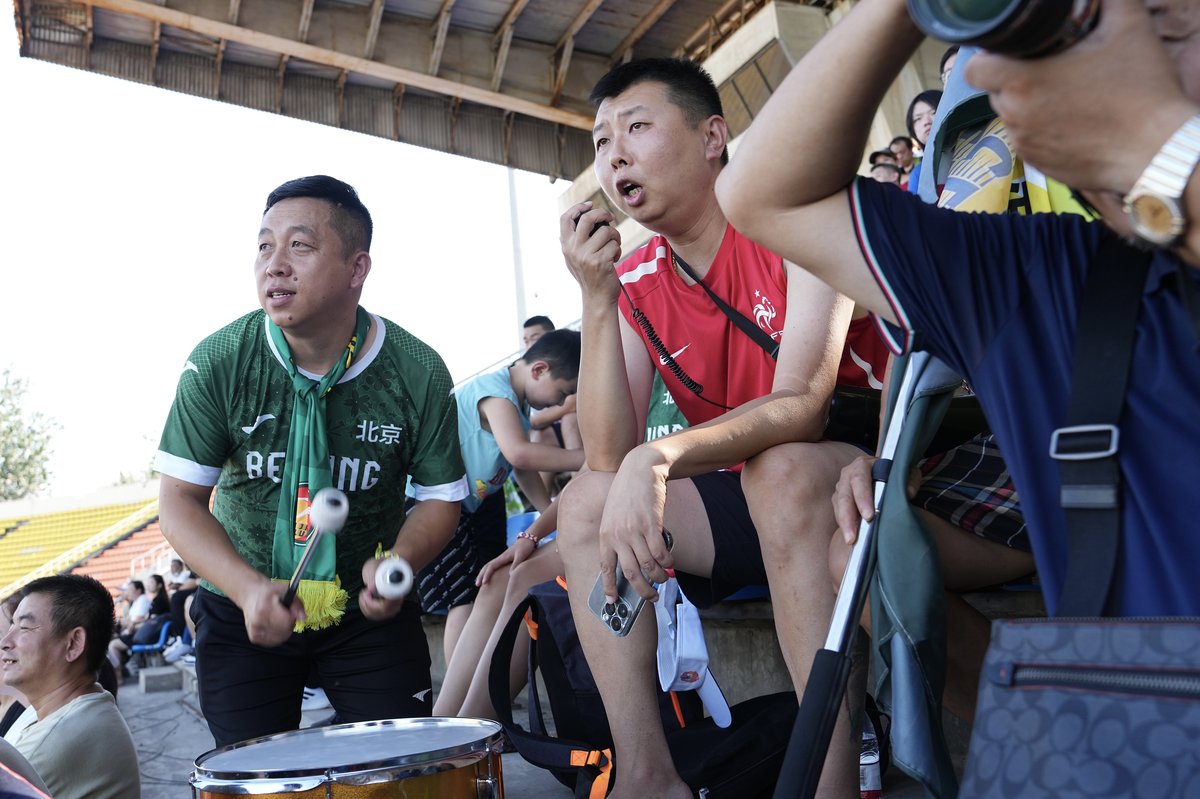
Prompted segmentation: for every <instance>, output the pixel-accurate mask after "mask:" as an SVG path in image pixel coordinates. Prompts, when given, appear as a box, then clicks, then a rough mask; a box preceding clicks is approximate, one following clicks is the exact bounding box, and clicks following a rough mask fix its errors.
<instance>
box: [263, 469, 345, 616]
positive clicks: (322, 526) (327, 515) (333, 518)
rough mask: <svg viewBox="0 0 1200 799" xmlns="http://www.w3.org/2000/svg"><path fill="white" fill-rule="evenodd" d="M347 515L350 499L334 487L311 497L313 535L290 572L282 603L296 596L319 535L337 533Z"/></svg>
mask: <svg viewBox="0 0 1200 799" xmlns="http://www.w3.org/2000/svg"><path fill="white" fill-rule="evenodd" d="M349 515H350V500H349V499H347V498H346V495H345V494H343V493H342V492H341V491H339V490H337V489H336V488H322V489H321V490H320V491H318V492H317V493H316V495H315V496H314V497H313V498H312V502H311V503H310V504H309V506H308V521H309V523H310V524H312V527H313V530H314V532H313V536H312V538H311V539H310V540H309V542H308V546H307V547H305V548H304V556H303V557H302V558H300V562H299V563H298V564H296V571H295V573H294V574H292V580H291V582H289V583H288V590H287V592H286V593H285V594H284V595H283V598H282V599H281V600H280V601H281V602H283V604H284V605H287V606H290V605H291V604H292V600H293V599H295V598H296V589H297V588H299V587H300V578H301V577H302V576H303V575H304V570H305V569H307V568H308V561H309V560H310V559H311V558H312V555H313V553H314V552H316V551H317V544H319V543H320V542H321V536H322V535H324V534H326V533H328V534H330V535H337V532H338V531H339V530H341V529H342V525H343V524H345V523H346V517H347V516H349Z"/></svg>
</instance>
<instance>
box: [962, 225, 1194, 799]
mask: <svg viewBox="0 0 1200 799" xmlns="http://www.w3.org/2000/svg"><path fill="white" fill-rule="evenodd" d="M1148 265H1149V256H1148V255H1147V254H1146V253H1141V252H1138V251H1136V250H1133V249H1132V248H1130V247H1128V246H1125V245H1121V244H1119V243H1118V242H1116V241H1115V240H1109V241H1106V243H1105V244H1104V245H1103V246H1102V247H1101V249H1100V252H1099V254H1098V257H1097V260H1096V263H1095V264H1094V265H1093V267H1092V269H1091V270H1090V272H1089V274H1088V278H1087V282H1086V284H1085V288H1084V294H1083V297H1082V300H1081V306H1080V317H1079V325H1078V328H1077V333H1076V336H1077V338H1076V345H1075V366H1074V372H1073V375H1072V388H1071V402H1070V406H1069V410H1068V415H1067V424H1066V425H1065V426H1064V427H1062V428H1060V429H1058V430H1056V431H1055V433H1054V438H1053V440H1052V443H1051V453H1052V454H1053V455H1054V457H1055V458H1056V459H1058V460H1059V463H1060V468H1061V470H1062V476H1063V479H1062V493H1061V497H1060V502H1061V504H1062V506H1063V508H1064V509H1065V511H1066V515H1067V536H1068V564H1067V575H1066V578H1065V580H1064V584H1063V592H1062V596H1061V599H1060V603H1059V606H1060V609H1059V613H1060V614H1061V615H1060V616H1058V617H1055V618H1048V619H1023V620H1010V621H1003V620H1001V621H996V622H994V623H993V625H992V638H991V643H990V645H989V648H988V653H987V656H986V658H985V661H984V667H983V672H982V674H981V676H980V685H979V697H978V710H977V713H976V717H975V724H974V727H973V729H972V733H971V743H970V749H969V751H968V755H967V766H966V771H965V774H964V777H963V782H962V788H961V795H962V796H969V797H995V798H996V799H1023V798H1024V797H1071V796H1078V797H1191V796H1200V746H1198V745H1197V743H1198V741H1200V619H1197V618H1163V619H1137V618H1108V617H1106V614H1108V613H1111V612H1112V610H1113V609H1114V607H1115V605H1114V603H1113V602H1112V600H1111V598H1110V591H1111V586H1112V584H1113V581H1114V577H1115V574H1116V570H1117V554H1118V549H1119V547H1118V544H1119V541H1120V532H1121V514H1120V506H1121V481H1120V469H1119V463H1118V460H1117V445H1118V442H1119V436H1118V430H1117V422H1118V419H1119V417H1120V413H1121V408H1122V406H1123V405H1124V399H1125V388H1126V385H1127V383H1128V376H1129V366H1130V360H1131V356H1132V351H1133V334H1134V327H1135V325H1136V322H1137V315H1138V312H1139V309H1140V302H1141V298H1142V289H1143V285H1144V283H1145V277H1146V274H1147V269H1148ZM1146 588H1147V590H1153V586H1147V587H1146Z"/></svg>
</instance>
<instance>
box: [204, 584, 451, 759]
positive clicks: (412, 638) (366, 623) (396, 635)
mask: <svg viewBox="0 0 1200 799" xmlns="http://www.w3.org/2000/svg"><path fill="white" fill-rule="evenodd" d="M192 619H193V620H194V621H195V622H196V675H197V677H198V679H199V684H200V709H201V711H203V713H204V718H205V720H206V721H207V722H208V728H209V730H210V731H211V732H212V735H213V738H214V739H215V740H216V744H217V746H218V747H222V746H228V745H229V744H232V743H236V742H238V741H244V740H246V739H248V738H257V737H259V736H263V735H273V734H275V733H279V732H287V731H289V730H295V729H297V728H299V726H300V702H301V698H302V694H303V691H304V683H305V680H306V679H307V678H308V676H309V671H310V668H315V669H316V672H317V674H318V675H319V678H320V684H321V686H322V687H323V688H324V689H325V693H326V695H328V697H329V701H330V704H332V705H333V707H334V709H335V710H336V711H337V714H338V719H339V721H341V722H347V723H348V722H359V721H375V720H378V719H390V718H406V717H413V716H428V715H430V713H431V712H432V709H433V698H432V694H433V690H432V688H433V685H432V681H431V679H430V674H429V666H430V660H429V645H428V643H427V642H426V640H425V631H424V629H423V628H422V626H421V619H420V611H419V609H418V608H417V606H416V604H415V603H412V602H406V603H405V605H404V609H403V610H402V611H401V612H400V613H399V614H397V615H396V616H394V617H393V618H391V619H387V620H384V621H379V622H376V621H371V620H369V619H367V618H365V617H364V616H363V615H362V613H360V612H359V611H357V610H353V611H347V612H346V615H345V616H344V617H343V619H342V622H341V624H338V625H337V626H335V627H331V628H329V629H325V630H313V631H308V632H304V633H297V634H293V635H292V636H291V638H289V639H288V640H287V641H285V642H284V643H283V644H282V645H280V646H277V647H273V648H271V649H267V648H264V647H260V646H256V645H255V644H252V643H250V639H249V638H248V637H247V635H246V626H245V620H244V617H243V616H242V611H241V610H240V609H239V608H238V607H237V605H235V604H234V603H233V602H232V601H231V600H229V599H227V598H225V597H222V596H219V595H217V594H214V593H213V592H211V591H208V590H205V589H200V590H199V591H197V592H196V598H195V599H194V600H192Z"/></svg>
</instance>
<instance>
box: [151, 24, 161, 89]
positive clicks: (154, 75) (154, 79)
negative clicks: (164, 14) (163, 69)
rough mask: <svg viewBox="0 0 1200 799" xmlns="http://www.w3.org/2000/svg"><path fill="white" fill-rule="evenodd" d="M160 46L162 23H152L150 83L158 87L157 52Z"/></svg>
mask: <svg viewBox="0 0 1200 799" xmlns="http://www.w3.org/2000/svg"><path fill="white" fill-rule="evenodd" d="M161 46H162V23H161V22H155V23H154V34H153V40H152V42H151V44H150V83H151V85H154V86H157V85H158V51H159V48H160V47H161Z"/></svg>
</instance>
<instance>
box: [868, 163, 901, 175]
mask: <svg viewBox="0 0 1200 799" xmlns="http://www.w3.org/2000/svg"><path fill="white" fill-rule="evenodd" d="M876 169H890V170H892V171H893V172H895V173H896V174H897V175H900V174H901V170H900V167H899V166H898V165H896V164H893V163H892V162H891V161H880V162H879V163H878V164H871V171H872V172H874V171H875V170H876Z"/></svg>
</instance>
